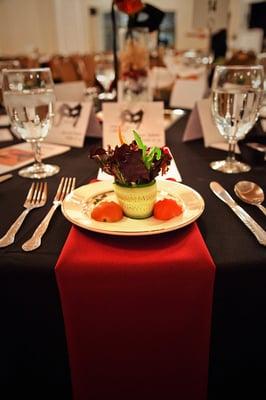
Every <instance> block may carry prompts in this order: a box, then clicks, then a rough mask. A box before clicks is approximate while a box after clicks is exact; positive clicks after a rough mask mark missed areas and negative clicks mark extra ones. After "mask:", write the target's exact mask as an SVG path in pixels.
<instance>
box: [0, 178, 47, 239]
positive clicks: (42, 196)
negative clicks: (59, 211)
mask: <svg viewBox="0 0 266 400" xmlns="http://www.w3.org/2000/svg"><path fill="white" fill-rule="evenodd" d="M46 200H47V182H38V183H35V182H33V183H32V185H31V187H30V189H29V191H28V194H27V197H26V200H25V203H24V205H23V206H24V207H25V208H26V210H24V211H23V212H22V213H21V214H20V216H19V217H18V218H17V219H16V221H15V222H14V223H13V224H12V225H11V227H10V228H9V229H8V231H7V232H6V234H5V235H4V236H3V237H1V238H0V247H6V246H9V245H10V244H12V243H14V240H15V236H16V233H17V231H18V230H19V228H20V227H21V225H22V223H23V221H24V219H25V218H26V216H27V215H28V214H29V212H30V211H31V210H33V209H34V208H39V207H42V206H44V205H45V203H46Z"/></svg>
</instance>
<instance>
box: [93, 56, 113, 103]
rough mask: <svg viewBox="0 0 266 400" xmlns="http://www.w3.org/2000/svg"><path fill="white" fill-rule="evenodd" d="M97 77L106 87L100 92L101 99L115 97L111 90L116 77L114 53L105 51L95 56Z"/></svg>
mask: <svg viewBox="0 0 266 400" xmlns="http://www.w3.org/2000/svg"><path fill="white" fill-rule="evenodd" d="M95 77H96V79H97V81H98V82H99V83H100V84H101V85H102V87H103V89H104V92H103V93H100V95H99V99H101V100H112V99H114V96H115V95H114V93H113V92H110V89H111V84H112V82H113V80H114V79H115V70H114V61H113V55H112V54H104V53H103V54H97V55H96V56H95Z"/></svg>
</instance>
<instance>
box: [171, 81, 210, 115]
mask: <svg viewBox="0 0 266 400" xmlns="http://www.w3.org/2000/svg"><path fill="white" fill-rule="evenodd" d="M206 90H207V75H206V74H202V75H199V76H198V77H195V78H193V79H187V78H186V79H176V81H175V84H174V87H173V90H172V92H171V96H170V106H171V107H181V108H186V109H189V110H192V109H193V107H194V106H195V104H196V102H197V101H198V100H200V99H202V98H203V97H204V95H205V93H206Z"/></svg>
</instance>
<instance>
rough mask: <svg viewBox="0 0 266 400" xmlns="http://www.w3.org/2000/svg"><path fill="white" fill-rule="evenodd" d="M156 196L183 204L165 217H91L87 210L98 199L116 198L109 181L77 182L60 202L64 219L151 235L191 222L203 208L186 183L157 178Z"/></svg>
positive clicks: (102, 228) (97, 229)
mask: <svg viewBox="0 0 266 400" xmlns="http://www.w3.org/2000/svg"><path fill="white" fill-rule="evenodd" d="M157 189H158V194H157V200H161V199H163V198H172V199H174V200H176V201H177V202H178V203H179V204H182V206H183V213H182V214H181V215H179V216H178V217H174V218H171V219H170V220H168V221H161V220H158V219H156V218H154V217H149V218H145V219H132V218H128V217H125V216H124V217H123V218H122V219H121V220H120V221H118V222H98V221H95V220H94V219H92V218H91V211H92V210H93V208H94V207H95V206H96V205H97V204H99V202H101V201H116V202H117V199H116V196H115V193H114V191H113V185H112V182H110V181H101V182H95V183H91V184H89V185H84V186H80V187H79V188H77V189H75V190H74V191H73V192H72V193H70V194H69V195H68V196H67V197H66V198H65V200H64V201H63V204H62V212H63V215H64V216H65V218H66V219H68V220H69V221H70V222H72V224H74V225H77V226H79V227H81V228H84V229H87V230H90V231H94V232H100V233H105V234H108V235H121V236H141V235H155V234H160V233H164V232H169V231H173V230H175V229H180V228H182V227H184V226H187V225H189V224H191V223H192V222H194V221H195V220H196V219H197V218H199V216H200V215H201V214H202V212H203V210H204V206H205V204H204V200H203V198H202V197H201V195H200V194H199V193H198V192H197V191H196V190H194V189H192V188H191V187H189V186H186V185H183V184H182V183H178V182H173V181H167V180H165V181H158V182H157Z"/></svg>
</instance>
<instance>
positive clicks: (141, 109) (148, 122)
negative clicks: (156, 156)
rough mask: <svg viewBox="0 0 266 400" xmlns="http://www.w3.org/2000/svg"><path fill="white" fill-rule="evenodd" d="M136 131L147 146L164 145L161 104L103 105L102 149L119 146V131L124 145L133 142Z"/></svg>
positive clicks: (162, 108)
mask: <svg viewBox="0 0 266 400" xmlns="http://www.w3.org/2000/svg"><path fill="white" fill-rule="evenodd" d="M133 129H134V130H136V131H137V132H138V133H139V134H140V136H141V138H142V141H143V143H145V144H146V145H147V146H158V147H162V146H164V145H165V131H164V106H163V102H159V101H158V102H132V103H125V102H123V103H122V102H121V103H104V104H103V147H104V148H106V147H107V145H110V146H111V147H114V146H116V145H117V144H118V145H120V141H119V135H118V132H119V130H121V133H122V134H123V136H124V138H125V141H126V143H131V142H132V140H134V135H133V133H132V130H133Z"/></svg>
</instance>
